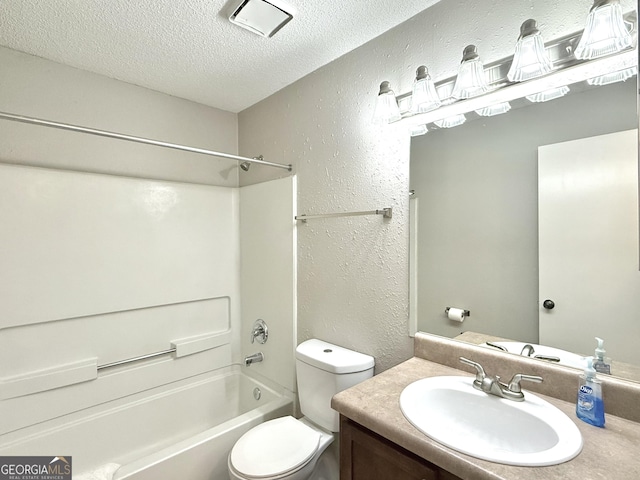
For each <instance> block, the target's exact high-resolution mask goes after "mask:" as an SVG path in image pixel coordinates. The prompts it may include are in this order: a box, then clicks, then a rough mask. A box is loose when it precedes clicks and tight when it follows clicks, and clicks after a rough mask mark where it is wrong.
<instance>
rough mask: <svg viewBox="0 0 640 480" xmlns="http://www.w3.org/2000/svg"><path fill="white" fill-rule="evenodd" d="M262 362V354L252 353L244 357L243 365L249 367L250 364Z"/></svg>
mask: <svg viewBox="0 0 640 480" xmlns="http://www.w3.org/2000/svg"><path fill="white" fill-rule="evenodd" d="M263 360H264V355H263V354H262V352H258V353H254V354H253V355H249V356H248V357H244V364H245V365H246V366H247V367H250V366H251V364H252V363H256V362H261V361H263Z"/></svg>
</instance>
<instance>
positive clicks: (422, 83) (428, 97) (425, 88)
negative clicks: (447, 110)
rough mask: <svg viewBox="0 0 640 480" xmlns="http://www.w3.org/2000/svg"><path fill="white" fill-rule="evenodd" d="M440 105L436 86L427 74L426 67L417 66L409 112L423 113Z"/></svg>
mask: <svg viewBox="0 0 640 480" xmlns="http://www.w3.org/2000/svg"><path fill="white" fill-rule="evenodd" d="M440 105H441V103H440V98H438V92H437V91H436V86H435V85H434V84H433V80H432V79H431V76H430V75H429V71H428V70H427V67H425V66H424V65H422V66H420V67H418V70H417V71H416V79H415V81H414V82H413V89H412V90H411V112H412V113H425V112H428V111H430V110H434V109H436V108H438V107H439V106H440Z"/></svg>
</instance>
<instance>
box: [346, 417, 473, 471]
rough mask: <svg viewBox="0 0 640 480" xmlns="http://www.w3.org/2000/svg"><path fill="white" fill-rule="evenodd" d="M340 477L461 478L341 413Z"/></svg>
mask: <svg viewBox="0 0 640 480" xmlns="http://www.w3.org/2000/svg"><path fill="white" fill-rule="evenodd" d="M340 480H461V479H460V478H459V477H456V476H455V475H452V474H451V473H449V472H447V471H445V470H442V469H441V468H440V467H437V466H436V465H434V464H432V463H429V462H427V461H426V460H424V459H423V458H420V457H419V456H417V455H415V454H413V453H411V452H409V451H408V450H405V449H404V448H402V447H400V446H399V445H396V444H395V443H393V442H391V441H389V440H387V439H386V438H384V437H381V436H380V435H378V434H377V433H374V432H372V431H371V430H368V429H367V428H365V427H363V426H362V425H360V424H358V423H356V422H354V421H352V420H350V419H348V418H347V417H344V416H342V415H341V416H340Z"/></svg>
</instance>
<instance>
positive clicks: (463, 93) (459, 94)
mask: <svg viewBox="0 0 640 480" xmlns="http://www.w3.org/2000/svg"><path fill="white" fill-rule="evenodd" d="M488 91H489V87H488V86H487V81H486V80H485V78H484V67H483V65H482V62H481V61H480V57H479V56H478V49H477V48H476V46H475V45H468V46H467V47H466V48H465V49H464V52H463V53H462V62H461V63H460V67H459V68H458V76H457V77H456V83H455V85H454V86H453V92H452V93H451V96H452V97H453V98H457V99H463V98H471V97H475V96H477V95H482V94H483V93H486V92H488Z"/></svg>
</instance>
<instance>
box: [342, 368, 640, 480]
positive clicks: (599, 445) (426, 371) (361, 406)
mask: <svg viewBox="0 0 640 480" xmlns="http://www.w3.org/2000/svg"><path fill="white" fill-rule="evenodd" d="M440 375H464V376H469V378H470V380H471V379H472V378H473V376H472V375H470V374H469V373H467V372H465V371H462V370H457V369H455V368H451V367H447V366H445V365H442V364H439V363H434V362H431V361H429V360H424V359H422V358H418V357H414V358H411V359H409V360H407V361H405V362H403V363H401V364H400V365H397V366H396V367H393V368H391V369H389V370H387V371H385V372H382V373H381V374H379V375H376V376H375V377H373V378H371V379H369V380H367V381H365V382H362V383H360V384H358V385H356V386H355V387H352V388H350V389H348V390H345V391H342V392H340V393H338V394H337V395H336V396H334V397H333V400H332V402H331V406H332V407H333V408H334V409H335V410H337V411H338V412H340V413H341V414H342V415H344V416H345V417H348V418H350V419H351V420H353V421H355V422H357V423H359V424H360V425H362V426H364V427H366V428H368V429H369V430H372V431H374V432H376V433H378V434H379V435H382V436H383V437H385V438H387V439H389V440H391V441H392V442H394V443H396V444H397V445H400V446H401V447H403V448H405V449H407V450H409V451H411V452H413V453H415V454H416V455H418V456H420V457H422V458H424V459H426V460H428V461H429V462H431V463H433V464H435V465H437V466H439V467H441V468H443V469H445V470H448V471H449V472H451V473H453V474H454V475H457V476H458V477H460V478H463V479H468V480H482V479H491V480H496V479H504V480H516V479H517V480H529V479H530V480H557V479H560V478H562V479H580V480H591V479H594V480H595V479H606V480H609V479H611V480H613V479H615V480H626V479H628V480H637V479H639V478H640V455H638V445H640V424H639V423H636V422H633V421H630V420H626V419H624V418H620V417H616V416H613V415H609V414H608V415H607V416H606V427H605V428H598V427H593V426H591V425H588V424H586V423H584V422H582V421H580V420H579V419H578V418H577V417H576V415H575V404H574V403H569V402H566V401H562V400H558V399H556V398H553V397H549V396H546V395H542V394H539V393H537V394H536V395H539V396H540V397H541V398H544V399H545V400H547V401H548V402H549V403H551V404H553V405H555V406H556V407H558V408H559V409H560V410H561V411H562V412H564V413H565V414H566V415H567V416H568V417H569V418H571V419H572V420H573V421H574V423H575V424H576V425H577V426H578V428H579V429H580V432H581V433H582V437H583V440H584V446H583V449H582V452H581V453H580V454H579V455H578V456H577V457H576V458H574V459H573V460H571V461H569V462H566V463H562V464H560V465H554V466H549V467H516V466H510V465H502V464H498V463H493V462H488V461H485V460H480V459H477V458H474V457H470V456H468V455H465V454H463V453H459V452H457V451H455V450H452V449H450V448H448V447H445V446H444V445H441V444H439V443H438V442H436V441H435V440H431V439H430V438H429V437H427V436H426V435H424V434H422V433H421V432H420V431H418V430H417V429H416V428H415V427H413V426H412V425H411V424H410V423H409V422H408V421H407V420H406V419H405V417H404V416H403V414H402V412H401V411H400V404H399V398H400V393H401V392H402V390H403V389H404V388H405V387H406V386H407V385H409V384H410V383H412V382H415V381H416V380H420V379H422V378H425V377H433V376H440ZM469 388H471V385H470V387H469ZM525 392H526V390H525ZM525 394H526V393H525ZM605 402H606V397H605ZM436 415H437V413H436ZM522 434H523V435H526V432H522Z"/></svg>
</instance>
